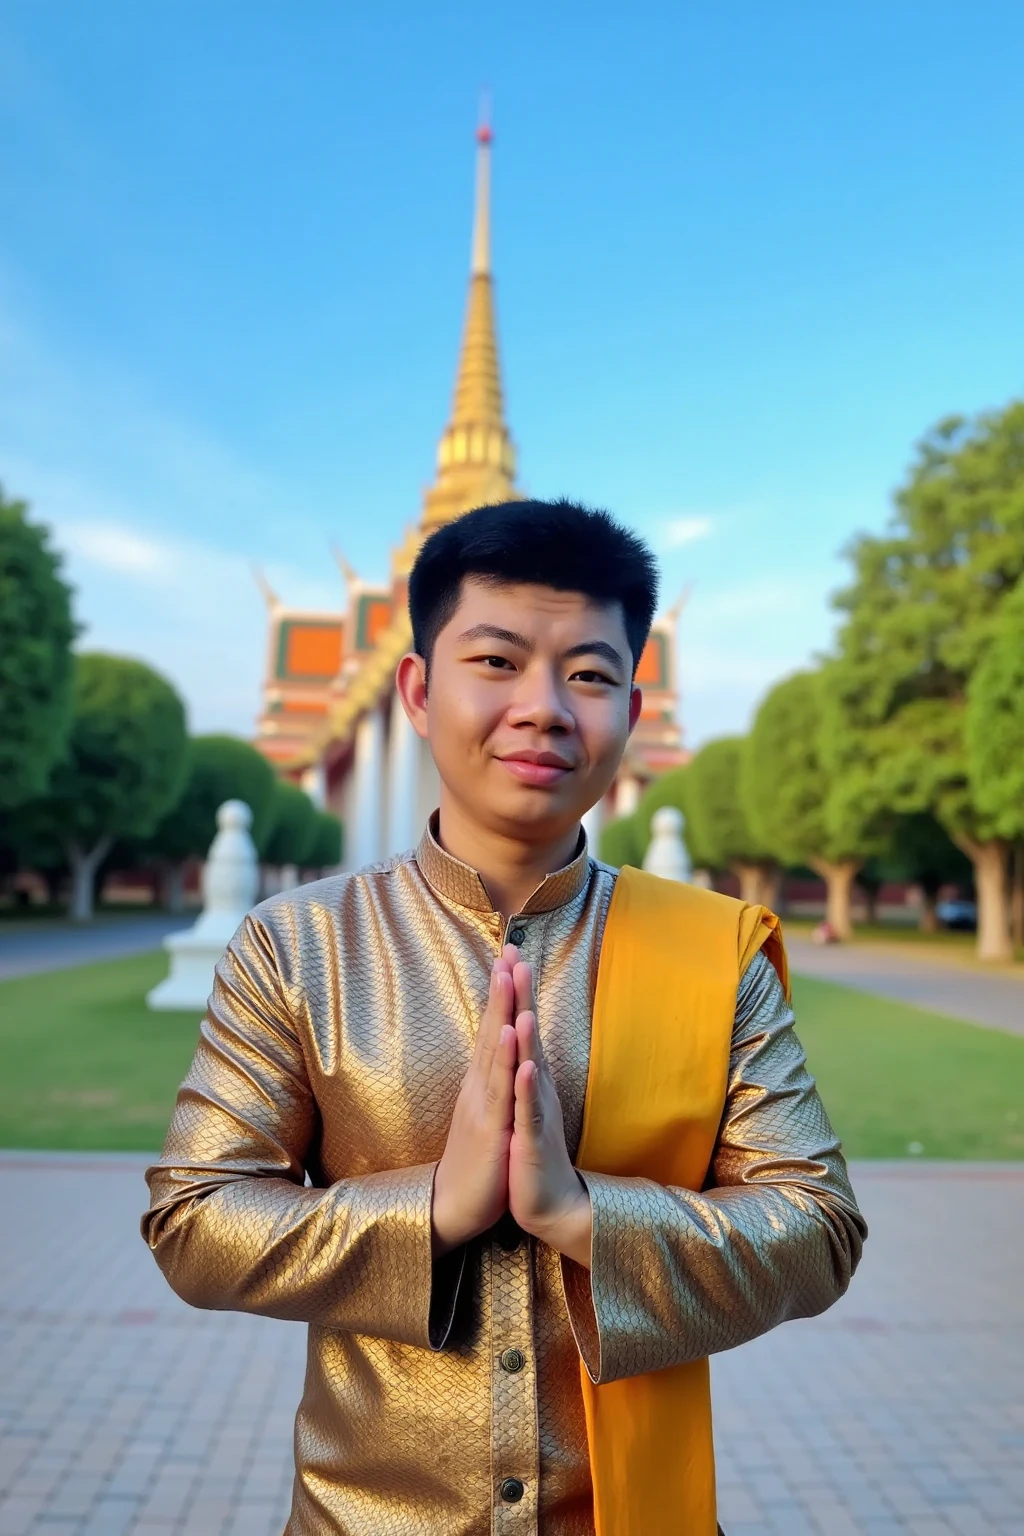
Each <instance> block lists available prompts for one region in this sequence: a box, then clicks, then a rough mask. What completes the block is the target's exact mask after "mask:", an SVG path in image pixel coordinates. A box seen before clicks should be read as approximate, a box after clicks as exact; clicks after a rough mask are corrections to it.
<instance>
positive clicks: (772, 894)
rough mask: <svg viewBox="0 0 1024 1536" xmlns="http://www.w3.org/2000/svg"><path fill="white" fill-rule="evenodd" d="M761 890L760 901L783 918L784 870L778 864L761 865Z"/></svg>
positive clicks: (759, 867)
mask: <svg viewBox="0 0 1024 1536" xmlns="http://www.w3.org/2000/svg"><path fill="white" fill-rule="evenodd" d="M758 869H759V871H760V875H761V890H760V894H759V896H758V898H757V899H758V901H759V902H761V904H762V905H763V906H766V907H768V909H769V910H770V911H772V912H775V913H777V914H778V915H779V916H780V917H781V916H782V870H781V869H780V868H779V866H778V865H777V864H760V865H758Z"/></svg>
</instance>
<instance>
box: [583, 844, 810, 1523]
mask: <svg viewBox="0 0 1024 1536" xmlns="http://www.w3.org/2000/svg"><path fill="white" fill-rule="evenodd" d="M762 947H764V950H765V953H766V954H767V956H768V958H769V959H770V960H771V962H772V964H773V965H774V966H775V969H776V970H777V971H778V973H779V976H780V979H781V980H782V984H783V986H784V987H786V989H787V996H788V976H787V971H786V955H785V950H784V948H783V944H782V935H781V932H780V930H779V920H778V918H777V917H776V916H775V915H774V913H772V912H769V911H768V910H767V909H766V908H765V907H756V906H749V905H747V904H746V903H744V902H740V901H735V900H733V898H732V897H729V896H720V895H718V894H716V893H715V892H712V891H704V890H700V889H698V888H697V887H696V886H692V885H682V884H677V883H676V882H674V881H670V880H661V879H659V878H658V877H657V876H655V875H647V874H643V873H641V872H640V871H639V870H635V869H630V868H625V869H622V870H621V871H620V872H619V876H618V879H617V881H616V885H615V893H614V895H613V897H612V902H611V907H610V908H609V912H608V921H607V924H606V926H605V932H604V940H603V942H602V945H601V959H600V964H599V968H598V976H597V992H596V996H595V1000H594V1020H593V1030H592V1037H591V1046H590V1072H589V1076H588V1078H587V1097H586V1105H585V1108H584V1114H583V1133H582V1138H581V1141H580V1150H579V1155H578V1157H577V1159H576V1161H577V1165H578V1166H579V1167H580V1168H581V1169H583V1170H584V1172H586V1171H587V1170H588V1169H589V1170H591V1171H593V1172H595V1173H609V1174H618V1175H620V1176H633V1177H640V1178H648V1179H654V1180H655V1181H656V1182H657V1183H659V1184H671V1185H676V1186H679V1187H682V1188H685V1189H701V1188H702V1187H703V1185H704V1181H705V1178H706V1176H707V1171H708V1166H709V1164H710V1161H711V1155H712V1152H713V1150H714V1146H715V1139H716V1137H717V1134H718V1128H719V1125H720V1123H721V1119H722V1111H723V1108H724V1105H725V1093H726V1082H727V1077H728V1069H729V1048H730V1041H731V1038H732V1026H733V1018H734V1015H735V1010H736V987H737V984H738V981H739V978H740V976H741V975H742V974H743V971H744V970H745V969H746V966H747V964H748V963H749V961H750V960H751V959H752V958H753V956H754V955H755V954H756V953H757V951H758V950H759V949H761V948H762ZM580 1374H581V1377H582V1382H583V1403H584V1408H585V1411H586V1418H587V1440H588V1445H589V1450H590V1470H591V1477H592V1480H593V1486H594V1519H595V1524H596V1529H597V1536H715V1531H716V1528H717V1527H716V1514H715V1462H714V1447H713V1443H712V1435H711V1390H710V1373H709V1370H708V1362H707V1360H697V1361H694V1362H692V1363H689V1364H686V1365H676V1366H669V1367H667V1368H666V1369H665V1370H662V1371H653V1372H650V1373H649V1374H648V1375H645V1376H632V1377H626V1378H625V1379H623V1380H621V1381H612V1382H608V1383H606V1384H604V1385H602V1386H595V1385H594V1384H593V1382H592V1381H591V1380H590V1377H589V1375H588V1374H587V1370H586V1367H585V1366H583V1365H582V1363H581V1367H580Z"/></svg>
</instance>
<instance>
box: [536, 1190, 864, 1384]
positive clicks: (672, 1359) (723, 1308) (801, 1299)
mask: <svg viewBox="0 0 1024 1536" xmlns="http://www.w3.org/2000/svg"><path fill="white" fill-rule="evenodd" d="M585 1178H586V1181H587V1184H588V1186H589V1188H590V1195H591V1201H592V1206H593V1210H594V1233H593V1265H592V1269H591V1273H590V1275H589V1276H588V1275H586V1274H585V1273H584V1272H583V1271H581V1270H579V1269H577V1268H575V1266H573V1265H571V1264H566V1265H563V1275H564V1281H565V1287H566V1297H567V1301H568V1302H569V1309H570V1316H571V1318H572V1322H573V1327H574V1331H575V1333H576V1338H577V1343H578V1345H579V1347H580V1352H581V1354H582V1356H583V1359H584V1361H585V1362H586V1365H587V1368H588V1370H589V1371H590V1374H591V1375H592V1377H593V1378H594V1380H595V1381H609V1380H614V1379H615V1378H617V1377H619V1376H627V1375H637V1374H640V1373H642V1372H646V1371H654V1370H660V1369H661V1368H662V1367H664V1366H667V1365H675V1364H680V1363H682V1362H683V1361H686V1360H696V1359H700V1358H701V1357H703V1356H704V1355H709V1354H715V1353H717V1352H719V1351H720V1350H724V1349H731V1348H733V1347H734V1346H735V1345H737V1344H743V1343H746V1342H747V1341H748V1340H749V1339H752V1338H756V1337H757V1336H758V1335H759V1334H761V1333H765V1332H767V1331H768V1330H769V1329H770V1328H774V1327H775V1326H776V1325H777V1324H778V1323H781V1322H785V1321H786V1320H787V1319H789V1318H794V1317H808V1316H812V1315H814V1314H815V1313H818V1312H822V1311H824V1310H825V1309H826V1308H827V1307H829V1306H831V1305H832V1303H833V1302H834V1301H835V1300H837V1298H838V1297H839V1296H840V1295H841V1294H842V1292H843V1291H844V1290H845V1288H846V1286H847V1284H848V1283H849V1279H850V1275H851V1273H852V1269H853V1266H854V1263H855V1261H856V1257H857V1255H859V1251H860V1236H859V1233H858V1231H857V1230H856V1226H855V1223H854V1222H852V1221H851V1219H850V1218H849V1215H848V1214H847V1213H845V1212H844V1211H842V1210H841V1209H830V1207H829V1204H828V1202H827V1201H824V1202H823V1201H822V1200H821V1199H820V1196H819V1195H816V1194H812V1193H810V1192H808V1191H807V1190H806V1189H803V1188H801V1187H799V1186H792V1185H791V1186H785V1187H783V1186H780V1185H773V1186H771V1187H761V1188H757V1189H749V1188H733V1189H724V1190H717V1191H714V1192H710V1193H705V1194H698V1193H694V1192H692V1191H690V1190H681V1189H667V1188H663V1187H662V1186H660V1185H657V1184H653V1183H651V1182H650V1181H648V1180H644V1179H616V1178H611V1177H609V1176H607V1175H603V1174H601V1175H596V1174H586V1175H585Z"/></svg>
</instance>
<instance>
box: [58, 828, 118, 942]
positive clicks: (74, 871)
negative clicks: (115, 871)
mask: <svg viewBox="0 0 1024 1536" xmlns="http://www.w3.org/2000/svg"><path fill="white" fill-rule="evenodd" d="M112 841H113V839H112V838H109V837H101V838H100V840H99V842H98V843H97V844H96V846H95V847H94V848H91V849H90V850H89V852H88V853H86V852H85V851H84V849H82V848H80V847H79V845H78V844H77V843H68V845H67V855H68V863H69V864H70V865H71V909H70V912H69V914H68V915H69V916H70V918H71V921H72V922H73V923H87V922H89V921H90V919H91V918H92V915H93V893H94V884H95V880H96V871H97V870H98V869H99V867H100V864H101V863H102V861H103V859H104V858H105V857H106V854H107V852H108V850H109V848H110V845H111V843H112Z"/></svg>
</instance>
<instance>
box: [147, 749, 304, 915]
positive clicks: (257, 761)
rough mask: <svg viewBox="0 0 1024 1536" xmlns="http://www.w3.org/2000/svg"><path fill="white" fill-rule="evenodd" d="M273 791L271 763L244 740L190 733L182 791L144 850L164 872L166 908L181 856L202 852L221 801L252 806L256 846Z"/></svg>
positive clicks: (175, 896) (176, 901)
mask: <svg viewBox="0 0 1024 1536" xmlns="http://www.w3.org/2000/svg"><path fill="white" fill-rule="evenodd" d="M276 791H277V780H276V777H275V775H274V770H273V768H271V766H270V764H269V763H268V762H267V759H266V758H265V757H264V756H263V754H262V753H261V752H258V751H257V750H256V748H255V747H253V746H250V745H249V743H248V742H247V741H242V740H241V738H240V737H238V736H222V735H209V736H195V737H193V738H192V740H191V741H190V742H189V745H188V769H187V777H186V779H185V783H184V788H183V790H182V793H181V795H180V797H179V799H178V801H177V803H176V804H175V805H174V806H173V807H172V808H171V810H170V811H168V812H167V814H166V815H165V816H164V817H163V819H162V820H161V821H160V823H159V824H158V826H157V827H155V828H154V830H153V832H152V834H151V835H150V837H149V838H148V839H147V840H146V849H145V851H146V852H147V853H148V854H149V855H150V857H152V858H153V859H155V860H156V861H157V863H158V865H159V866H160V868H161V870H162V872H163V874H164V876H165V880H164V888H165V897H164V899H165V902H166V904H167V906H169V907H170V909H171V910H172V911H177V910H178V909H179V908H180V906H181V876H182V872H183V869H184V865H185V862H186V860H188V859H190V858H205V857H206V853H207V850H208V849H209V846H210V844H211V843H212V842H213V839H214V837H215V835H216V832H217V810H218V808H219V807H220V806H221V805H223V804H224V801H225V800H244V801H245V803H246V805H247V806H248V807H249V809H250V811H251V812H252V818H253V820H252V838H253V841H254V843H255V844H256V846H257V848H261V847H262V846H263V845H264V844H265V843H266V841H267V840H268V838H269V837H270V833H271V829H272V825H273V817H274V811H275V806H276V803H277V802H276ZM327 862H330V861H327Z"/></svg>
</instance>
